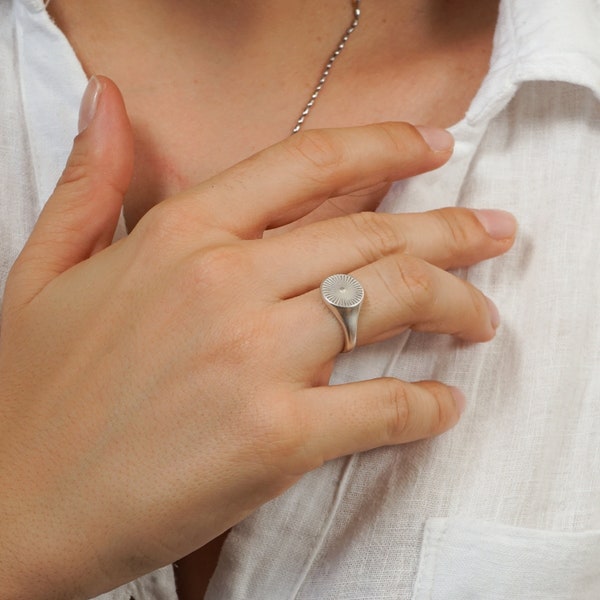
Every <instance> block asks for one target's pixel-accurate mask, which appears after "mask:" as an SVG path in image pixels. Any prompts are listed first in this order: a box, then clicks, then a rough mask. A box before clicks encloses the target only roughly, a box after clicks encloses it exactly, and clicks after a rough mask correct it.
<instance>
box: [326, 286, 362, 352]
mask: <svg viewBox="0 0 600 600" xmlns="http://www.w3.org/2000/svg"><path fill="white" fill-rule="evenodd" d="M321 296H322V298H323V300H324V302H325V304H326V305H327V306H328V307H329V309H330V310H331V312H332V313H333V314H334V315H335V318H336V319H337V320H338V321H339V322H340V324H341V326H342V329H343V331H344V347H343V349H342V352H351V351H352V350H354V348H355V346H356V333H357V330H358V313H359V312H360V307H361V305H362V302H363V299H364V297H365V290H364V289H363V286H362V285H360V283H359V282H358V280H357V279H355V278H354V277H352V275H344V274H339V275H331V276H329V277H328V278H327V279H325V280H323V283H322V284H321Z"/></svg>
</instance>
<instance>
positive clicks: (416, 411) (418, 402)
mask: <svg viewBox="0 0 600 600" xmlns="http://www.w3.org/2000/svg"><path fill="white" fill-rule="evenodd" d="M304 394H305V395H304V397H303V398H302V400H301V402H302V404H301V405H302V409H303V412H304V415H303V423H304V424H305V426H306V428H307V431H306V439H307V440H308V441H307V446H308V448H306V449H307V450H308V451H309V452H311V453H314V454H313V455H316V456H319V458H320V459H322V460H323V461H326V460H331V459H333V458H337V457H339V456H345V455H348V454H353V453H354V452H362V451H364V450H371V449H372V448H378V447H380V446H391V445H396V444H405V443H407V442H412V441H415V440H419V439H423V438H428V437H433V436H435V435H439V434H440V433H443V432H444V431H446V430H448V429H450V428H451V427H453V426H454V425H456V423H457V422H458V419H459V418H460V415H461V413H462V411H463V409H464V406H465V398H464V396H463V395H462V393H461V392H460V391H459V390H458V389H457V388H453V387H449V386H446V385H444V384H442V383H439V382H436V381H420V382H418V383H406V382H404V381H400V380H399V379H393V378H381V379H372V380H370V381H361V382H358V383H348V384H343V385H335V386H329V387H319V388H312V389H309V390H306V391H305V392H304Z"/></svg>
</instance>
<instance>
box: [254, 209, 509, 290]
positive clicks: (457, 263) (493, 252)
mask: <svg viewBox="0 0 600 600" xmlns="http://www.w3.org/2000/svg"><path fill="white" fill-rule="evenodd" d="M515 232H516V221H515V219H514V217H513V216H512V215H511V214H510V213H507V212H505V211H490V210H485V211H477V210H469V209H466V208H443V209H439V210H433V211H429V212H424V213H414V214H399V215H390V214H384V213H369V212H364V213H358V214H354V215H349V216H347V217H344V218H338V219H333V220H330V221H327V222H325V221H324V222H319V223H314V224H311V225H309V226H306V227H303V228H302V229H298V230H296V231H293V232H289V233H288V234H286V235H285V236H280V237H276V238H272V239H269V240H266V241H265V243H264V244H263V245H262V246H261V247H260V256H259V257H257V260H258V261H259V262H260V261H262V262H263V263H265V264H269V280H270V282H271V285H272V286H274V287H273V288H272V289H273V291H274V292H275V293H278V294H279V295H280V297H282V298H287V297H293V296H297V295H300V294H302V293H304V292H306V291H308V290H311V289H314V288H316V287H318V286H319V285H320V283H321V281H322V280H323V279H325V277H327V276H329V275H331V274H333V273H349V272H351V271H354V270H356V269H358V268H360V267H362V266H364V265H366V264H369V263H372V262H375V261H376V260H379V259H380V258H383V257H385V256H389V255H391V254H395V253H406V254H411V255H414V256H417V257H420V258H422V259H424V260H425V261H427V262H430V263H432V264H434V265H437V266H438V267H440V268H442V269H450V268H457V267H466V266H470V265H473V264H475V263H477V262H480V261H482V260H485V259H488V258H492V257H494V256H498V255H499V254H502V253H504V252H506V251H507V250H508V249H509V248H510V247H511V246H512V244H513V242H514V236H515ZM307 257H311V258H310V260H307ZM290 265H293V268H290Z"/></svg>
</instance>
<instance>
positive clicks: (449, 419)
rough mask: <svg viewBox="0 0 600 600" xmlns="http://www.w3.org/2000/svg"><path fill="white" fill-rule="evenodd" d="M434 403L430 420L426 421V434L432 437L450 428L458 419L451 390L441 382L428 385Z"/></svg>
mask: <svg viewBox="0 0 600 600" xmlns="http://www.w3.org/2000/svg"><path fill="white" fill-rule="evenodd" d="M426 389H427V392H428V393H429V394H430V396H431V401H432V403H433V406H432V410H431V411H430V417H429V421H428V422H427V423H426V435H427V437H431V436H434V435H437V434H439V433H442V432H443V431H446V430H447V429H449V428H450V427H451V426H452V425H453V424H454V422H455V421H456V408H455V403H454V401H453V400H452V394H451V393H450V390H449V389H448V388H447V387H446V386H444V385H441V384H437V385H436V384H433V383H431V384H429V385H426Z"/></svg>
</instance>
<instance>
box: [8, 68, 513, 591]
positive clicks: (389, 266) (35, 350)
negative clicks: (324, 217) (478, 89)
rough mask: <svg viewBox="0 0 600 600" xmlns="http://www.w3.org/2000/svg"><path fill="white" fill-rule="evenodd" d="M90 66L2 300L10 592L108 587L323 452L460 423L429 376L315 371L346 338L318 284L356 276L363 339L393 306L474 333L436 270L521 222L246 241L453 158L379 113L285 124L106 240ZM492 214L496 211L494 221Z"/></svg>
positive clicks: (385, 227) (449, 222) (103, 157)
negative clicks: (355, 119)
mask: <svg viewBox="0 0 600 600" xmlns="http://www.w3.org/2000/svg"><path fill="white" fill-rule="evenodd" d="M100 85H101V88H102V93H101V94H100V96H99V98H98V99H97V108H96V111H95V113H94V115H95V116H94V117H93V119H91V123H89V126H88V127H87V129H85V130H84V131H83V133H81V135H80V136H78V138H77V139H76V141H75V144H74V148H73V152H72V154H71V157H70V159H69V163H68V165H67V167H66V170H65V172H64V174H63V176H62V178H61V181H60V182H59V185H58V187H57V189H56V191H55V193H54V194H53V196H52V198H51V199H50V200H49V202H48V204H47V206H46V208H45V209H44V211H43V213H42V215H41V217H40V219H39V222H38V224H37V226H36V228H35V230H34V232H33V233H32V235H31V238H30V240H29V242H28V244H27V245H26V247H25V248H24V250H23V252H22V254H21V256H20V257H19V259H18V260H17V262H16V264H15V266H14V268H13V270H12V272H11V274H10V277H9V280H8V282H7V288H6V294H5V299H4V307H3V315H2V330H1V332H2V335H1V338H0V489H1V490H2V494H1V495H0V521H1V522H2V526H1V531H2V533H1V535H2V544H0V589H2V590H4V592H5V593H8V596H7V597H9V598H11V599H17V598H27V599H28V600H35V599H38V598H40V599H41V598H44V599H48V598H84V597H90V596H94V595H96V594H99V593H101V592H103V591H106V590H108V589H112V588H114V587H116V586H118V585H119V584H121V583H123V582H125V581H128V580H131V579H134V578H136V577H138V576H139V575H141V574H143V573H145V572H148V571H150V570H153V569H155V568H157V567H159V566H162V565H165V564H168V563H169V562H172V561H174V560H176V559H177V558H179V557H181V556H183V555H185V554H187V553H189V552H190V551H191V550H193V549H194V548H197V547H199V546H201V545H202V544H203V543H206V542H207V541H208V540H210V539H211V538H213V537H214V536H216V535H218V534H219V533H220V532H222V531H223V530H225V529H226V528H228V527H229V526H231V525H232V524H234V523H236V522H238V521H239V520H241V519H242V518H243V517H244V516H246V515H247V514H248V513H250V512H251V511H252V510H254V509H255V508H257V507H258V506H259V505H260V504H262V503H264V502H265V501H267V500H269V499H271V498H273V497H274V496H276V495H278V494H280V493H281V492H283V491H284V490H285V489H286V488H288V487H289V486H290V485H292V484H293V483H294V482H295V481H297V480H298V478H299V477H301V475H302V474H303V473H306V472H307V471H309V470H311V469H314V468H316V467H318V466H319V465H321V464H322V463H323V462H324V461H326V460H329V459H332V458H335V457H338V456H341V455H345V454H348V453H352V452H357V451H361V450H367V449H369V448H374V447H377V446H382V445H387V444H399V443H403V442H407V441H410V440H415V439H418V438H423V437H427V436H431V435H435V434H438V433H440V432H442V431H444V430H446V429H448V428H449V427H451V426H452V425H454V424H455V423H456V421H457V419H458V417H459V412H460V409H461V396H460V394H459V393H458V392H457V391H456V390H453V389H451V388H448V387H446V386H445V385H443V384H442V383H436V382H421V383H414V384H409V383H404V382H401V381H397V380H394V379H377V380H373V381H368V382H358V383H352V384H347V385H341V386H328V385H327V383H328V379H329V375H330V372H331V368H332V364H333V361H334V359H335V357H336V355H337V354H338V352H339V351H340V349H341V347H342V339H343V336H342V331H341V328H340V325H339V324H338V323H337V321H336V320H335V318H334V317H333V315H332V314H331V313H330V312H329V311H328V310H327V309H326V307H325V306H324V305H323V303H322V301H321V299H320V297H319V292H318V290H317V288H318V286H319V284H320V282H321V280H322V279H324V278H325V277H326V276H327V275H330V274H332V273H336V272H351V273H353V274H355V275H356V277H357V278H358V279H359V280H360V281H361V282H362V283H363V285H364V287H365V290H366V300H365V304H364V307H363V309H362V314H361V321H360V328H359V344H368V343H372V342H374V341H377V340H381V339H385V338H387V337H389V336H391V335H394V334H396V333H398V332H399V331H402V330H403V329H406V328H407V327H412V328H413V329H418V330H423V331H434V332H444V333H452V334H454V335H457V336H459V337H461V338H463V339H466V340H471V341H484V340H489V339H491V338H492V337H493V335H494V328H495V325H496V324H497V323H495V319H496V317H495V315H494V311H493V310H492V309H490V307H489V304H488V302H487V301H486V298H485V297H484V296H483V295H482V294H481V293H480V292H479V291H478V290H476V289H475V288H473V287H472V286H471V285H469V284H468V283H466V282H463V281H461V280H459V279H457V278H456V277H454V276H452V275H450V274H448V273H447V272H446V271H445V270H444V269H447V268H451V267H456V266H459V265H469V264H473V263H475V262H477V261H480V260H483V259H486V258H489V257H493V256H496V255H498V254H501V253H502V252H504V251H506V250H507V249H508V248H509V247H510V245H511V244H512V241H513V233H514V222H513V221H512V220H511V218H510V217H508V216H507V215H506V214H499V213H490V212H485V213H481V214H480V217H481V219H479V218H478V217H477V214H476V213H475V212H473V211H469V210H464V209H462V210H461V209H446V210H442V211H435V212H431V213H425V214H415V215H377V214H370V213H366V214H360V215H352V216H347V217H342V218H339V219H334V220H329V221H323V222H318V223H312V224H310V225H307V226H305V227H302V228H299V229H295V230H294V231H291V232H288V233H284V234H282V235H280V236H276V237H273V238H270V239H261V236H262V233H263V232H264V230H265V229H266V228H268V227H273V226H277V225H282V224H285V223H288V222H291V221H293V220H295V219H298V218H300V217H302V215H304V214H306V213H308V212H310V211H311V210H313V209H314V208H315V207H316V206H318V205H319V204H320V203H322V202H324V201H325V200H326V199H327V198H330V197H335V196H339V195H342V194H346V193H349V192H352V191H356V190H361V189H365V188H368V187H371V186H376V185H380V184H381V183H382V182H383V183H385V182H389V181H392V180H396V179H399V178H402V177H407V176H410V175H414V174H416V173H418V172H421V171H424V170H427V169H431V168H434V167H437V166H439V165H440V164H442V163H443V162H444V161H445V160H446V159H447V157H448V155H449V153H450V150H448V151H446V152H433V151H432V150H431V149H430V148H429V147H428V146H427V144H426V143H425V142H424V140H423V138H422V137H421V135H420V134H419V133H418V131H417V130H415V128H413V127H412V126H409V125H406V124H397V123H396V124H392V123H391V124H385V125H376V126H369V127H360V128H354V129H346V130H331V131H327V132H325V131H323V132H307V133H305V134H300V135H298V136H295V137H293V138H291V139H289V140H286V141H285V142H283V143H281V144H279V145H277V146H274V147H272V148H270V149H267V150H265V151H263V152H261V153H259V154H258V155H256V156H254V157H252V158H250V159H248V160H246V161H244V162H242V163H240V164H239V165H237V166H235V167H233V168H232V169H229V170H228V171H227V172H225V173H223V174H221V175H219V176H217V177H215V178H213V179H211V180H210V181H208V182H206V183H205V184H203V185H200V186H199V187H197V188H195V189H193V190H190V191H187V192H185V193H182V194H179V195H177V196H175V197H173V198H171V199H169V200H167V201H165V202H164V203H162V204H160V205H158V206H157V207H155V208H153V209H152V210H151V211H150V212H149V213H148V214H147V215H146V216H145V217H144V218H143V219H142V220H141V221H140V222H139V224H138V226H137V227H136V228H135V230H134V231H133V232H132V234H131V235H130V236H129V237H128V238H126V239H124V240H122V241H120V242H118V243H116V244H113V245H110V241H111V238H112V233H113V231H114V227H115V223H116V220H117V217H118V213H119V209H120V205H121V202H122V198H123V194H124V191H125V190H126V188H127V186H128V184H129V178H130V176H131V171H132V154H133V151H132V138H131V133H130V129H129V124H128V121H127V116H126V114H125V110H124V107H123V104H122V100H121V97H120V95H119V93H118V91H117V89H116V88H115V86H114V84H112V83H111V82H110V81H109V80H106V79H101V80H100ZM89 99H90V97H89V95H88V101H87V103H86V105H85V106H84V109H83V114H84V120H88V119H85V114H86V111H88V110H89V109H90V102H89ZM89 118H91V117H89ZM84 124H86V123H84ZM490 220H496V221H498V222H500V223H504V225H505V229H506V231H504V232H502V235H496V237H500V238H501V239H494V238H493V237H491V236H490V235H488V233H487V232H486V229H485V228H484V226H482V223H488V224H489V222H490ZM497 233H498V232H497V231H496V234H497Z"/></svg>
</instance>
